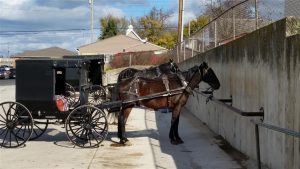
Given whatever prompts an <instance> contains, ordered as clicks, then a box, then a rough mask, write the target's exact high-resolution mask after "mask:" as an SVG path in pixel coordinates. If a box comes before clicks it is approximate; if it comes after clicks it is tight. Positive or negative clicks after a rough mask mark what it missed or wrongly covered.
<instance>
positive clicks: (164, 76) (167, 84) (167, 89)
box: [161, 74, 170, 92]
mask: <svg viewBox="0 0 300 169" xmlns="http://www.w3.org/2000/svg"><path fill="white" fill-rule="evenodd" d="M161 79H162V81H163V83H164V85H165V88H166V91H167V92H169V91H170V86H169V79H168V76H166V75H165V74H163V75H162V77H161Z"/></svg>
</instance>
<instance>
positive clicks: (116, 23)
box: [99, 15, 128, 39]
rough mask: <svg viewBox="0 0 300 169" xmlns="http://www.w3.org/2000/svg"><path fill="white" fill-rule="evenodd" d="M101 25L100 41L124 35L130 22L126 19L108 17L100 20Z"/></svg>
mask: <svg viewBox="0 0 300 169" xmlns="http://www.w3.org/2000/svg"><path fill="white" fill-rule="evenodd" d="M100 25H101V28H100V30H101V32H102V34H101V36H100V37H99V39H106V38H109V37H112V36H115V35H118V34H120V33H124V32H125V31H126V28H127V26H128V21H127V20H126V19H125V18H118V17H114V16H112V15H108V16H105V17H102V18H101V19H100Z"/></svg>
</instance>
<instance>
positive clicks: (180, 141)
mask: <svg viewBox="0 0 300 169" xmlns="http://www.w3.org/2000/svg"><path fill="white" fill-rule="evenodd" d="M176 141H177V144H183V143H184V141H182V140H181V139H179V140H176Z"/></svg>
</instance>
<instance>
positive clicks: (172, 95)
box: [118, 62, 220, 145]
mask: <svg viewBox="0 0 300 169" xmlns="http://www.w3.org/2000/svg"><path fill="white" fill-rule="evenodd" d="M166 77H167V80H166V78H165V79H164V78H155V79H147V78H143V77H139V78H138V79H137V78H134V77H132V78H129V79H126V80H124V81H122V82H121V83H120V84H119V97H120V99H121V101H122V102H123V104H122V108H121V112H120V113H119V115H118V138H119V139H120V144H126V142H127V141H129V140H128V139H127V138H126V133H125V116H126V114H129V113H130V111H131V110H132V108H133V107H134V106H135V105H136V103H138V105H143V106H145V107H147V108H152V109H154V110H158V109H161V108H166V107H168V108H171V109H173V111H172V119H171V127H170V132H169V139H170V142H171V144H175V145H177V144H182V143H184V142H183V140H182V139H181V138H180V137H179V134H178V124H179V117H180V111H181V109H182V107H183V106H184V105H185V104H186V102H187V100H188V98H189V95H190V93H191V92H192V90H193V89H194V88H195V87H196V86H197V85H198V84H199V83H200V82H201V81H204V82H206V83H208V84H209V85H210V86H211V87H212V88H213V89H214V90H216V89H219V88H220V82H219V80H218V78H217V76H216V75H215V73H214V71H213V70H212V69H211V68H210V67H208V65H207V63H205V62H203V63H202V64H201V65H200V66H196V67H194V68H191V69H190V70H189V71H187V73H186V74H185V77H186V80H188V84H187V86H183V85H182V83H181V81H180V78H179V77H178V76H177V75H176V74H169V75H167V76H166ZM166 81H167V83H166ZM141 98H143V99H141Z"/></svg>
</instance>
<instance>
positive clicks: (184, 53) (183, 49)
mask: <svg viewBox="0 0 300 169" xmlns="http://www.w3.org/2000/svg"><path fill="white" fill-rule="evenodd" d="M181 45H183V60H185V41H183V43H182V44H181Z"/></svg>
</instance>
